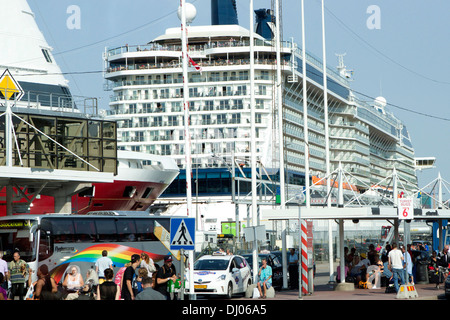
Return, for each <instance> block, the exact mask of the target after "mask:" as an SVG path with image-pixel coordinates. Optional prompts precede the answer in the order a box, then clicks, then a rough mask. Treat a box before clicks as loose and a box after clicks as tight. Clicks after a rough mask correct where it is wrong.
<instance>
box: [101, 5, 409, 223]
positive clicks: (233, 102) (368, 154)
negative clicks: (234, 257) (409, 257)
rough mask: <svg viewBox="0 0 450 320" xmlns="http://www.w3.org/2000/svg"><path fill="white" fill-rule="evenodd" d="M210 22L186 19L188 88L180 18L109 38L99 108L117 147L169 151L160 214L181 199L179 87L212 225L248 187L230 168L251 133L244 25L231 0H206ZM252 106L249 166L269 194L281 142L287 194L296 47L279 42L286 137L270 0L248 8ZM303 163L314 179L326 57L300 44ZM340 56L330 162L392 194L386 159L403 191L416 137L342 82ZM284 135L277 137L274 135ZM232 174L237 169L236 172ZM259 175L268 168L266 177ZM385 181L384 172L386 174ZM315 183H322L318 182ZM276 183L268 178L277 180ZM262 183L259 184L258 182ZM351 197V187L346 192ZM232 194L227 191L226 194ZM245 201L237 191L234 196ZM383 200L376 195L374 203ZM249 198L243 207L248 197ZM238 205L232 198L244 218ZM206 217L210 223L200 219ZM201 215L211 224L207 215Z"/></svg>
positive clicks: (196, 187) (355, 188)
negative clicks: (150, 34) (120, 42)
mask: <svg viewBox="0 0 450 320" xmlns="http://www.w3.org/2000/svg"><path fill="white" fill-rule="evenodd" d="M211 3H212V5H211V7H212V25H208V26H188V35H189V38H188V50H189V57H190V58H191V59H192V61H193V63H192V61H191V65H190V68H189V77H188V78H189V79H188V81H189V92H183V76H182V58H181V57H182V49H181V32H180V26H179V21H174V22H173V24H174V25H175V26H174V27H173V28H169V29H167V30H166V32H165V33H164V34H162V35H159V36H157V37H156V38H154V39H153V40H150V39H145V38H143V39H142V40H143V41H142V42H143V43H142V44H136V45H124V46H121V47H114V48H106V50H105V53H104V60H105V70H104V71H105V79H106V82H107V84H108V87H109V88H110V90H111V101H110V110H109V115H108V117H107V118H108V119H110V120H115V121H117V122H118V135H119V137H120V139H121V141H120V142H119V144H118V145H119V148H120V149H124V150H132V151H141V152H146V153H149V154H155V155H166V156H171V157H172V158H174V159H175V161H176V162H177V165H178V166H179V168H180V169H181V172H180V175H179V176H178V178H177V179H175V181H174V182H173V183H172V184H171V185H170V186H169V188H168V189H167V190H166V191H165V193H164V194H163V195H162V197H161V198H160V200H159V201H158V203H159V204H160V205H161V207H164V206H166V209H167V214H173V213H175V212H176V211H178V210H185V209H182V208H183V207H184V208H185V205H186V204H185V201H186V200H185V197H186V183H185V179H186V175H188V176H189V175H190V174H189V173H188V174H186V172H185V170H184V169H185V165H186V164H185V154H184V144H185V142H184V131H183V130H184V127H183V125H184V111H183V95H184V94H188V101H189V106H190V135H191V145H192V148H191V149H192V151H191V152H192V154H191V159H192V173H191V175H192V179H193V180H192V181H193V182H192V185H193V187H192V188H193V198H194V200H193V201H194V204H195V205H196V208H197V209H196V211H197V214H198V217H201V218H203V219H202V222H201V224H200V225H201V226H203V227H204V228H205V230H207V229H211V230H217V231H220V228H221V225H220V224H221V223H222V222H224V221H225V222H226V221H233V220H235V217H236V214H235V209H234V208H235V207H234V204H233V203H237V202H236V201H235V200H236V198H233V196H234V195H233V194H232V192H233V190H234V191H235V192H240V193H241V194H248V193H249V192H251V189H250V184H249V183H248V182H247V183H245V181H244V182H243V183H242V184H241V186H240V187H239V188H237V189H239V191H236V190H235V189H236V188H235V189H233V185H232V183H234V182H235V180H234V178H235V177H237V176H239V177H244V176H245V177H249V174H250V143H251V135H252V131H251V121H250V120H251V107H252V103H251V97H250V96H251V95H250V32H249V30H248V29H245V28H243V27H242V26H240V25H239V24H238V19H237V12H236V2H235V1H233V0H229V1H221V2H220V6H219V5H218V4H219V2H218V1H216V0H212V2H211ZM255 22H256V28H255V30H256V32H255V34H254V45H255V46H254V52H255V63H254V74H255V79H254V83H255V91H256V92H255V104H254V108H255V110H256V111H255V112H256V120H255V121H256V132H255V135H256V141H257V142H256V143H257V148H256V149H257V159H258V172H259V175H260V176H259V177H260V178H261V179H266V180H267V181H268V185H271V186H272V187H270V186H269V189H270V188H271V190H272V196H271V199H272V202H270V203H269V205H276V191H274V189H276V184H277V183H278V181H279V168H280V157H279V154H278V146H279V144H280V143H283V144H284V150H285V157H284V158H285V161H284V163H283V164H282V167H284V168H285V172H286V179H285V180H286V189H287V190H286V192H287V199H289V198H291V197H293V196H294V195H295V193H296V192H298V190H299V189H300V190H301V188H302V186H304V185H305V153H304V128H303V116H304V114H303V88H302V87H303V86H302V74H303V72H302V55H303V52H302V48H301V47H300V46H299V45H297V44H296V43H295V41H281V63H280V64H281V74H282V81H283V82H282V90H283V94H282V97H283V99H282V100H283V103H282V106H281V107H282V108H283V137H282V139H280V138H279V137H278V135H277V130H278V124H277V123H278V120H277V119H278V118H277V117H278V116H277V114H278V112H277V110H278V108H280V106H278V105H277V99H276V84H277V79H276V77H277V64H276V49H275V48H276V41H277V39H275V33H274V26H275V24H276V23H277V22H276V19H275V17H274V14H273V10H271V9H258V10H255ZM306 57H307V58H306V74H307V104H308V115H307V118H308V119H307V121H308V138H309V150H310V152H309V155H308V157H309V167H310V176H311V177H312V178H313V180H312V182H314V181H320V179H321V178H323V177H325V175H326V163H325V154H326V150H325V120H324V119H325V116H324V88H323V64H322V62H321V59H319V58H316V57H315V56H314V55H313V54H311V53H309V52H306ZM349 77H351V75H350V72H349V71H348V70H347V69H346V67H345V65H344V61H343V59H342V57H340V58H339V60H338V66H337V68H335V69H334V68H327V84H328V85H327V88H328V91H327V92H328V108H329V109H328V110H329V144H330V147H329V152H330V167H331V172H333V171H334V170H336V169H337V168H338V166H339V165H341V166H342V168H343V170H344V171H345V172H347V173H348V184H347V186H348V192H350V193H355V192H356V193H359V194H362V193H364V192H366V191H368V190H369V189H371V188H372V187H375V186H377V188H378V191H383V192H384V193H385V194H384V195H382V196H380V199H384V198H385V197H386V194H387V195H388V196H389V192H390V193H391V194H390V196H391V197H392V191H391V188H392V186H390V184H389V183H390V182H389V179H386V178H387V177H389V176H392V174H393V170H394V168H395V169H396V172H397V174H398V176H399V177H400V179H401V180H402V181H403V185H404V186H405V190H406V191H412V190H414V189H415V188H417V178H416V174H415V168H414V148H413V144H412V142H411V138H410V135H409V133H408V130H407V128H406V126H405V124H404V123H402V121H401V120H400V119H398V118H397V117H396V116H395V115H394V114H393V113H391V112H390V111H389V109H388V105H387V103H386V100H385V98H383V97H378V98H376V99H374V101H371V102H367V101H364V100H363V99H362V98H360V97H358V94H357V93H355V92H354V91H353V90H352V88H351V86H350V81H349ZM280 140H281V141H280ZM235 173H237V174H235ZM263 176H264V177H265V178H263ZM391 181H392V179H391ZM319 184H321V183H319ZM274 186H275V187H274ZM263 188H264V187H260V188H259V191H258V194H259V195H261V194H262V193H264V191H263V190H262V189H263ZM324 188H325V187H324V185H323V184H321V185H315V186H314V188H313V190H314V191H313V194H312V202H313V201H314V202H313V204H320V205H323V203H324V199H325V194H324V190H325V189H324ZM349 197H350V196H349ZM233 200H234V201H233ZM242 203H244V201H243V202H242ZM378 204H380V203H378ZM247 208H248V207H247ZM247 212H248V211H247V209H245V204H244V207H243V208H241V209H240V212H239V213H238V214H239V217H240V218H239V219H240V220H241V221H243V220H244V221H245V217H248V215H247ZM208 222H210V223H209V224H208ZM208 225H209V226H208Z"/></svg>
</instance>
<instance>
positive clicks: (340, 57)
mask: <svg viewBox="0 0 450 320" xmlns="http://www.w3.org/2000/svg"><path fill="white" fill-rule="evenodd" d="M345 55H346V53H340V54H338V53H336V56H337V57H338V66H337V70H338V71H339V74H340V75H341V77H343V78H345V79H347V80H353V79H352V77H353V70H347V67H346V66H345V64H344V57H345Z"/></svg>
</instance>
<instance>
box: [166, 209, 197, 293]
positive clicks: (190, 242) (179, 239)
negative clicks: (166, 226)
mask: <svg viewBox="0 0 450 320" xmlns="http://www.w3.org/2000/svg"><path fill="white" fill-rule="evenodd" d="M194 249H195V218H187V217H186V218H171V219H170V250H181V257H180V259H181V261H180V262H181V283H182V289H181V299H182V300H184V287H185V281H184V269H185V265H184V258H185V256H184V251H185V250H188V251H191V252H190V253H189V254H190V255H193V254H194ZM189 268H194V266H193V265H190V266H189ZM191 274H192V273H191ZM189 293H190V294H191V295H193V294H194V279H189Z"/></svg>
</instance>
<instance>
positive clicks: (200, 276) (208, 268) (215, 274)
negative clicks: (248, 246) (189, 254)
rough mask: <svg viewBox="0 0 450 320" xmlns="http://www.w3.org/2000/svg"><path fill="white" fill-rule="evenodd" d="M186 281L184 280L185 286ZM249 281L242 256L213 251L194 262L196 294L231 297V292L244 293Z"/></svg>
mask: <svg viewBox="0 0 450 320" xmlns="http://www.w3.org/2000/svg"><path fill="white" fill-rule="evenodd" d="M188 283H189V281H186V285H187V286H188ZM251 283H252V279H251V272H250V266H249V264H248V263H247V261H246V260H245V258H244V257H242V256H238V255H224V254H222V253H214V254H213V255H205V256H202V257H200V258H199V259H198V260H197V261H196V262H195V263H194V290H195V293H196V294H202V295H203V294H211V295H225V296H226V297H227V298H231V297H232V295H233V294H237V293H245V292H246V290H247V287H248V286H249V285H250V284H251ZM187 291H189V290H187Z"/></svg>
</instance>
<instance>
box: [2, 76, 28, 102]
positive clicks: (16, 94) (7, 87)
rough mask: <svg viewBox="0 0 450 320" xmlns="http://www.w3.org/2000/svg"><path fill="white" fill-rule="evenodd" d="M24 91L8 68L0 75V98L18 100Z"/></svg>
mask: <svg viewBox="0 0 450 320" xmlns="http://www.w3.org/2000/svg"><path fill="white" fill-rule="evenodd" d="M24 94H25V92H24V91H23V89H22V87H21V86H20V85H19V83H18V82H17V81H16V80H15V79H14V78H13V77H12V75H11V73H10V72H9V70H8V69H6V70H5V72H3V75H2V76H1V77H0V99H3V100H11V101H19V100H20V99H22V97H23V95H24Z"/></svg>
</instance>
